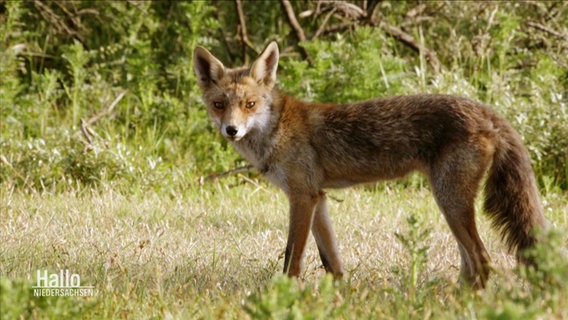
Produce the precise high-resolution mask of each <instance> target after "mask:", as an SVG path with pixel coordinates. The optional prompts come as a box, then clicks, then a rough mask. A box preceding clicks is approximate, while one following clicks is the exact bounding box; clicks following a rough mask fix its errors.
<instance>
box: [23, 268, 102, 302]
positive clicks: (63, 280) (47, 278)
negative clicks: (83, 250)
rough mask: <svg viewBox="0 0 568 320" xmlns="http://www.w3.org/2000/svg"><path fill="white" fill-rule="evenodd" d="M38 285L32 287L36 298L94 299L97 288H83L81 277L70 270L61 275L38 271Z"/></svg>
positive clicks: (60, 273)
mask: <svg viewBox="0 0 568 320" xmlns="http://www.w3.org/2000/svg"><path fill="white" fill-rule="evenodd" d="M36 279H37V280H36V285H35V286H32V289H33V290H34V296H35V297H92V296H94V295H95V287H93V286H82V285H81V277H80V276H79V275H78V274H76V273H71V271H69V269H65V270H60V271H59V273H49V272H48V271H47V270H37V278H36Z"/></svg>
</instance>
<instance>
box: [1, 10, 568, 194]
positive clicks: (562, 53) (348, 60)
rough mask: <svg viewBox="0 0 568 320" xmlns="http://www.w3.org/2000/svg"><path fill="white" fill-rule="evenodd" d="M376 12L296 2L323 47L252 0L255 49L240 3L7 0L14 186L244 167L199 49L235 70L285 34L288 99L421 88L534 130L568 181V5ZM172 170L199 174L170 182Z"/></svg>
mask: <svg viewBox="0 0 568 320" xmlns="http://www.w3.org/2000/svg"><path fill="white" fill-rule="evenodd" d="M371 4H372V6H370V7H358V6H359V5H360V4H359V3H357V2H354V3H332V2H307V3H303V2H294V3H293V9H294V10H295V11H296V13H297V14H298V16H299V17H300V20H299V22H300V25H301V26H302V27H303V28H304V32H305V34H306V35H307V38H308V40H306V41H303V42H301V43H297V39H296V37H295V33H294V30H293V29H292V28H291V27H290V26H289V25H288V23H287V20H286V18H285V17H284V16H283V15H282V14H281V10H282V9H281V8H280V7H279V6H276V5H274V3H273V2H271V1H260V2H255V3H254V5H253V4H252V3H250V2H244V4H243V11H244V13H245V17H244V18H245V21H246V23H247V30H248V39H249V41H250V46H244V45H243V43H242V42H241V41H240V37H241V34H240V32H241V29H240V28H241V26H240V24H239V19H238V16H237V14H236V13H235V10H234V4H233V3H231V2H203V1H193V2H176V1H173V2H164V1H157V2H131V1H127V2H116V1H111V2H98V1H95V2H93V1H74V2H68V1H67V2H66V1H50V2H41V1H29V2H17V1H6V2H2V3H0V34H1V38H0V50H1V54H2V59H0V73H1V78H2V84H1V85H0V100H1V101H2V104H1V106H0V117H1V120H2V132H1V134H0V153H1V159H0V160H1V161H0V162H1V163H2V167H1V169H0V181H2V182H3V183H8V184H11V185H14V186H17V187H18V188H23V189H33V190H68V189H69V188H75V187H81V186H93V183H92V182H93V181H99V182H101V181H103V182H109V183H113V184H114V185H115V186H116V187H120V188H122V189H124V190H126V191H127V190H130V189H131V187H132V186H133V185H136V184H138V185H142V186H143V187H142V188H147V187H149V188H158V189H163V188H165V189H168V188H170V187H172V186H174V188H180V187H183V186H185V185H187V184H189V183H191V182H192V181H195V179H196V178H195V177H197V176H200V175H206V174H208V173H213V172H220V171H226V170H228V169H230V168H233V167H235V166H239V165H242V164H243V162H242V160H241V159H240V158H239V157H238V156H237V155H236V154H235V152H234V151H232V150H231V148H228V147H227V144H226V143H225V142H223V141H222V139H220V137H219V135H218V134H217V133H216V132H215V131H216V130H215V129H214V128H213V127H212V125H211V123H210V122H209V121H208V119H207V116H206V112H205V110H204V108H203V106H202V105H201V102H200V98H199V95H200V93H199V90H198V88H197V86H196V82H195V76H194V74H193V72H192V70H191V69H192V66H191V57H192V50H193V48H194V47H195V45H197V44H201V45H205V46H207V47H208V48H210V49H211V50H212V51H213V52H215V54H216V55H218V56H219V57H221V59H222V60H223V61H225V62H226V64H227V65H230V66H233V65H239V64H240V63H242V62H243V61H250V60H251V59H253V58H254V57H255V55H256V54H257V53H258V52H259V51H260V50H261V49H262V47H263V44H264V43H266V42H267V41H268V40H269V39H275V40H277V41H279V44H280V47H281V49H282V51H283V57H282V60H281V63H280V75H279V80H280V86H281V88H282V89H283V90H284V91H287V92H290V93H292V94H296V95H299V96H301V97H303V98H306V99H313V100H317V101H337V102H346V101H354V100H359V99H367V98H370V97H375V96H387V95H394V94H406V93H414V92H441V93H452V94H458V95H464V96H469V97H471V98H474V99H478V100H481V101H484V102H486V103H488V104H490V105H491V106H493V107H494V108H495V109H496V110H497V111H498V112H499V113H502V114H503V115H505V116H506V118H507V119H509V120H510V121H511V122H512V123H513V125H514V126H515V127H516V128H517V129H518V130H519V131H520V133H521V135H522V136H523V137H524V139H525V143H526V145H527V146H528V148H529V150H530V153H531V156H532V158H533V161H534V167H535V170H536V172H537V176H539V177H541V179H540V183H541V184H544V183H545V181H553V183H554V184H556V185H558V186H559V187H560V188H562V189H565V188H567V187H568V182H567V181H568V179H567V177H568V164H567V161H568V160H567V159H568V154H567V152H568V151H567V150H568V139H566V137H567V136H568V129H567V127H566V126H565V123H566V122H567V121H568V111H567V110H566V109H567V106H566V105H567V96H568V80H567V79H568V71H567V70H568V68H566V66H567V65H568V62H567V61H566V56H568V54H567V48H568V47H567V46H566V39H565V38H566V33H567V32H568V31H567V30H566V25H568V21H567V20H568V19H567V15H568V13H567V12H568V9H567V6H566V5H564V4H561V3H556V2H551V3H548V2H544V3H528V4H526V5H520V4H517V3H512V2H506V3H492V2H482V3H467V4H464V5H463V6H462V5H460V6H457V5H452V4H450V3H444V2H432V3H427V2H426V3H413V2H405V3H397V2H377V3H376V4H375V3H374V2H372V3H371ZM253 16H254V17H255V19H251V18H250V17H253ZM32 21H33V23H32ZM385 24H389V25H392V26H397V27H399V28H400V30H401V32H403V33H405V34H406V35H407V36H408V37H410V38H412V40H413V41H414V43H413V44H410V45H409V44H408V43H405V42H403V41H400V39H398V38H397V37H396V35H393V34H392V33H390V32H389V31H388V29H385V27H384V26H385ZM381 26H382V27H381ZM535 26H536V27H535ZM562 35H564V38H562ZM418 45H422V46H424V47H425V48H428V49H429V50H430V51H431V52H435V53H436V55H437V57H438V59H439V60H440V63H441V65H442V69H440V70H437V69H434V68H432V67H431V66H430V65H429V62H430V61H429V60H428V59H429V58H428V56H427V52H425V51H421V50H418V51H419V52H418V53H417V52H416V46H418ZM413 46H414V47H413ZM243 47H244V48H246V50H242V49H241V48H243ZM300 48H301V50H300ZM302 50H304V51H302ZM302 52H305V53H304V54H307V55H308V56H309V57H310V59H309V60H307V59H298V56H299V55H301V54H303V53H302ZM123 92H126V94H125V95H124V98H122V99H120V101H118V102H117V104H116V106H115V107H114V108H113V109H112V110H110V108H109V107H110V105H111V104H112V102H113V101H114V100H115V99H116V97H118V96H119V95H121V94H122V93H123ZM106 111H108V112H106ZM105 112H106V113H105ZM101 114H102V115H103V116H100V117H97V116H99V115H101ZM92 119H96V121H93V122H89V120H92ZM84 122H87V123H88V125H87V126H85V125H82V123H84ZM82 130H88V132H91V134H92V135H93V136H94V137H95V138H93V139H92V140H93V141H85V140H88V139H86V138H85V136H84V134H83V133H82ZM81 144H83V146H81ZM40 145H41V146H42V147H41V148H39V146H40ZM24 146H27V147H24ZM40 149H41V150H40ZM81 150H85V151H83V152H82V151H81ZM93 150H94V152H93ZM63 159H67V160H65V161H64V160H63ZM143 159H148V160H147V161H144V160H143ZM147 162H149V163H151V164H148V163H147ZM70 166H73V167H72V168H71V167H70ZM176 168H181V169H176ZM80 171H84V172H80ZM173 171H178V173H179V172H184V173H183V174H176V175H173V176H175V177H176V178H174V179H170V178H169V177H170V176H171V175H170V174H168V172H173ZM144 182H149V183H144ZM47 185H55V186H56V187H55V188H53V187H50V188H48V189H46V186H47Z"/></svg>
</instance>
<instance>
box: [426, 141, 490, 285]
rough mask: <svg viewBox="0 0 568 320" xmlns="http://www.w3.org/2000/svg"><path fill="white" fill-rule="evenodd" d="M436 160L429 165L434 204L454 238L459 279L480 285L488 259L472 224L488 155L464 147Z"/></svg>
mask: <svg viewBox="0 0 568 320" xmlns="http://www.w3.org/2000/svg"><path fill="white" fill-rule="evenodd" d="M456 149H457V150H461V151H457V152H455V153H454V154H451V155H447V156H446V157H445V158H443V159H438V162H437V165H433V166H432V167H431V172H430V183H431V186H432V191H433V194H434V197H435V199H436V202H437V203H438V206H439V207H440V209H441V211H442V213H443V214H444V217H445V218H446V221H447V222H448V225H449V226H450V229H451V231H452V233H453V235H454V237H455V238H456V240H457V243H458V247H459V251H460V256H461V270H460V275H461V279H462V280H464V281H465V282H467V283H468V284H469V285H471V286H472V287H473V288H476V289H477V288H483V287H485V283H486V281H487V279H488V277H489V271H490V265H489V262H490V259H489V255H488V254H487V250H486V249H485V246H484V245H483V242H482V241H481V238H480V237H479V233H478V232H477V227H476V223H475V210H474V201H475V196H476V194H477V191H478V189H479V184H480V181H481V179H482V177H483V173H484V171H485V169H486V167H487V166H488V164H489V160H488V159H489V157H487V156H485V154H483V153H476V152H472V151H471V149H470V150H468V149H467V147H466V148H464V149H459V148H456Z"/></svg>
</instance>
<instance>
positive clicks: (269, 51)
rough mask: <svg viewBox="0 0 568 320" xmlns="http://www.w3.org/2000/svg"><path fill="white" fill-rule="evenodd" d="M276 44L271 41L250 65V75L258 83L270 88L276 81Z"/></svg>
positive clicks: (277, 54)
mask: <svg viewBox="0 0 568 320" xmlns="http://www.w3.org/2000/svg"><path fill="white" fill-rule="evenodd" d="M278 56H279V53H278V45H277V44H276V42H275V41H272V42H271V43H270V44H269V45H268V46H267V47H266V49H264V51H263V52H262V53H261V54H260V56H258V58H257V59H256V60H255V61H254V63H253V64H252V66H251V67H250V76H251V77H252V78H253V79H255V80H256V81H257V82H258V83H260V84H263V85H265V86H267V87H269V88H272V87H273V86H274V84H275V83H276V69H277V68H278Z"/></svg>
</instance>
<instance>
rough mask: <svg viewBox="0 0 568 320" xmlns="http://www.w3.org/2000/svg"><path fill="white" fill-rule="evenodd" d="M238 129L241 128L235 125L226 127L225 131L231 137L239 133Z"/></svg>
mask: <svg viewBox="0 0 568 320" xmlns="http://www.w3.org/2000/svg"><path fill="white" fill-rule="evenodd" d="M238 131H239V130H238V129H237V128H235V127H233V126H228V127H227V128H226V129H225V132H227V134H228V135H229V136H231V137H234V136H235V135H236V134H237V132H238Z"/></svg>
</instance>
